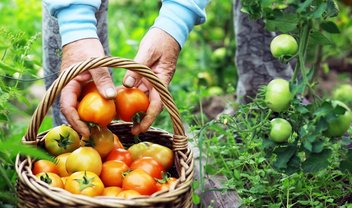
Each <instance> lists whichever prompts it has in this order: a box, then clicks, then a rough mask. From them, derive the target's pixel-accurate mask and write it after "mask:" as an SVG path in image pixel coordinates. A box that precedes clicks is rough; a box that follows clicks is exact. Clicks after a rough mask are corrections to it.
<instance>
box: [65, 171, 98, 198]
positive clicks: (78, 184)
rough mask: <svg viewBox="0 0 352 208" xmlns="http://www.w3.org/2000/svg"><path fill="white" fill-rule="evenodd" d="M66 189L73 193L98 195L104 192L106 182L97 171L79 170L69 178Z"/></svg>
mask: <svg viewBox="0 0 352 208" xmlns="http://www.w3.org/2000/svg"><path fill="white" fill-rule="evenodd" d="M65 190H67V191H69V192H71V193H73V194H82V195H86V196H98V195H100V194H101V193H103V191H104V184H103V182H102V181H101V180H100V178H99V176H98V175H96V174H95V173H93V172H90V171H78V172H75V173H73V174H72V175H70V176H69V177H68V178H67V180H66V183H65Z"/></svg>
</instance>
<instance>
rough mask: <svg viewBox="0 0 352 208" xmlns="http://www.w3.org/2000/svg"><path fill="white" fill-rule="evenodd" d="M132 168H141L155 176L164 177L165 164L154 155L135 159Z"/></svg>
mask: <svg viewBox="0 0 352 208" xmlns="http://www.w3.org/2000/svg"><path fill="white" fill-rule="evenodd" d="M130 167H131V170H136V169H141V170H144V171H145V172H146V173H148V174H149V175H150V176H152V177H153V178H158V179H162V174H163V166H162V165H160V163H158V161H156V160H155V159H154V158H152V157H142V158H139V159H138V160H135V161H133V163H132V164H131V166H130Z"/></svg>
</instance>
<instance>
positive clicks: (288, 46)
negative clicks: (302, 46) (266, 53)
mask: <svg viewBox="0 0 352 208" xmlns="http://www.w3.org/2000/svg"><path fill="white" fill-rule="evenodd" d="M270 50H271V54H272V55H273V56H274V57H275V58H291V57H292V56H294V55H295V54H296V53H297V51H298V44H297V41H296V39H295V38H294V37H292V36H291V35H288V34H281V35H278V36H276V37H275V38H274V39H273V40H272V41H271V43H270Z"/></svg>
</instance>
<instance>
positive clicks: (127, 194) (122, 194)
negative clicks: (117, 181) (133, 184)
mask: <svg viewBox="0 0 352 208" xmlns="http://www.w3.org/2000/svg"><path fill="white" fill-rule="evenodd" d="M136 196H141V194H140V193H138V191H135V190H124V191H121V192H120V193H119V194H118V195H117V197H119V198H124V199H130V198H133V197H136Z"/></svg>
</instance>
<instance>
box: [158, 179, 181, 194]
mask: <svg viewBox="0 0 352 208" xmlns="http://www.w3.org/2000/svg"><path fill="white" fill-rule="evenodd" d="M176 182H177V179H176V178H174V177H169V178H166V179H165V180H161V181H158V183H157V184H156V187H157V190H158V191H164V190H169V189H170V187H171V186H172V185H173V184H175V183H176Z"/></svg>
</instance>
